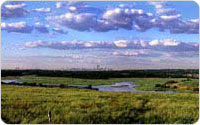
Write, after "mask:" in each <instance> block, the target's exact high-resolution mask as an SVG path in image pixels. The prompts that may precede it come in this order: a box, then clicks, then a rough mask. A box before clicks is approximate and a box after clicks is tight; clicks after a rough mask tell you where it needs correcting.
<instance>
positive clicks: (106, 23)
mask: <svg viewBox="0 0 200 125" xmlns="http://www.w3.org/2000/svg"><path fill="white" fill-rule="evenodd" d="M151 19H153V14H151V13H144V11H143V10H141V9H122V8H114V9H108V10H107V11H105V12H104V13H103V15H102V17H100V18H99V17H98V16H97V14H94V13H85V12H84V13H71V12H68V13H66V14H62V15H59V16H55V17H48V18H47V20H48V21H51V22H54V23H56V24H59V25H61V26H65V27H68V28H71V29H75V30H79V31H92V30H94V31H99V32H106V31H109V30H117V29H119V28H124V29H127V30H132V29H133V28H134V26H133V23H135V24H134V25H135V26H137V28H135V29H136V30H141V31H145V30H147V29H149V28H151V27H152V25H153V21H152V20H151ZM134 21H135V22H134Z"/></svg>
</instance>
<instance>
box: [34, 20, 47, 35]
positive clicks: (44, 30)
mask: <svg viewBox="0 0 200 125" xmlns="http://www.w3.org/2000/svg"><path fill="white" fill-rule="evenodd" d="M34 28H35V29H36V30H37V31H39V32H40V33H49V29H48V28H49V25H43V24H41V23H39V22H36V23H35V25H34Z"/></svg>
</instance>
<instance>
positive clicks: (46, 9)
mask: <svg viewBox="0 0 200 125" xmlns="http://www.w3.org/2000/svg"><path fill="white" fill-rule="evenodd" d="M33 11H34V12H43V13H49V12H51V8H44V7H43V8H36V9H33Z"/></svg>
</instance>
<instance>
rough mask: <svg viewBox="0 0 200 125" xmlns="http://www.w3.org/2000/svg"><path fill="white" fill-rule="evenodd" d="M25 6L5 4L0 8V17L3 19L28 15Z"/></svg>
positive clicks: (21, 4)
mask: <svg viewBox="0 0 200 125" xmlns="http://www.w3.org/2000/svg"><path fill="white" fill-rule="evenodd" d="M25 6H26V4H24V3H17V4H7V2H6V3H4V4H3V5H2V7H1V16H2V17H4V18H16V17H23V16H25V15H26V14H28V13H29V12H28V11H27V10H25V9H24V7H25Z"/></svg>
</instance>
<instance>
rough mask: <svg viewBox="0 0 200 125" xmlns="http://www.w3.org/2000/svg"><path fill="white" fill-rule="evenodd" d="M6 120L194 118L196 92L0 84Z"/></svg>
mask: <svg viewBox="0 0 200 125" xmlns="http://www.w3.org/2000/svg"><path fill="white" fill-rule="evenodd" d="M1 103H2V104H1V116H2V119H3V121H4V122H6V123H26V124H31V123H35V124H39V123H49V122H48V117H47V114H48V111H51V113H52V121H51V123H57V124H60V123H63V124H64V123H88V124H89V123H102V124H103V123H108V124H109V123H119V124H122V123H146V124H147V123H156V124H165V123H167V124H174V123H177V124H186V123H187V124H190V123H195V122H196V121H197V120H198V117H199V116H198V115H199V114H198V112H199V95H198V94H196V93H129V92H100V91H93V90H86V89H69V88H67V89H66V88H65V89H64V88H63V89H62V88H43V87H25V86H17V85H2V86H1Z"/></svg>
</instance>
